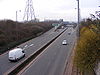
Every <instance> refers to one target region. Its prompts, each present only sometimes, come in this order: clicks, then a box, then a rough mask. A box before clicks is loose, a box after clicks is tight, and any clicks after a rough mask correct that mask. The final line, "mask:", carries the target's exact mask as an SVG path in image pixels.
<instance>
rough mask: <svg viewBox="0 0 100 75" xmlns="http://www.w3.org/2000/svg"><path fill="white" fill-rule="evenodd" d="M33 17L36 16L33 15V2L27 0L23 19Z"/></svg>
mask: <svg viewBox="0 0 100 75" xmlns="http://www.w3.org/2000/svg"><path fill="white" fill-rule="evenodd" d="M35 19H36V17H35V12H34V8H33V2H32V0H27V2H26V8H25V12H24V17H23V20H26V21H29V20H35Z"/></svg>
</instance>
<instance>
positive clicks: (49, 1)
mask: <svg viewBox="0 0 100 75" xmlns="http://www.w3.org/2000/svg"><path fill="white" fill-rule="evenodd" d="M26 1H27V0H0V20H3V19H11V20H16V11H18V21H22V20H23V16H24V11H25V7H26ZM98 6H100V0H80V10H81V11H80V12H81V18H82V19H83V18H87V17H89V16H90V14H91V13H95V11H96V10H100V7H98ZM33 7H34V10H35V16H36V18H38V19H40V20H44V19H54V20H55V19H57V20H58V19H64V20H65V21H77V9H75V8H77V1H76V0H33ZM19 10H21V12H20V11H19Z"/></svg>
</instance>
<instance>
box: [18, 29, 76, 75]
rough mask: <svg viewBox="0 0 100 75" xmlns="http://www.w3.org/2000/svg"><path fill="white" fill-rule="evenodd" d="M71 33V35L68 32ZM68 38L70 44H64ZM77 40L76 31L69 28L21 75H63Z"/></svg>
mask: <svg viewBox="0 0 100 75" xmlns="http://www.w3.org/2000/svg"><path fill="white" fill-rule="evenodd" d="M69 32H70V33H71V34H70V35H69V34H68V33H69ZM64 39H66V40H67V43H68V45H62V41H63V40H64ZM75 41H76V31H75V30H73V28H69V29H67V30H66V31H65V32H64V33H63V34H62V35H61V36H60V37H59V38H57V39H56V40H55V41H54V42H53V43H52V44H51V45H50V46H48V47H47V48H46V49H45V51H43V52H42V53H41V54H40V55H39V56H38V57H37V58H36V59H35V60H33V61H32V62H31V63H30V64H29V65H28V66H26V67H25V68H24V69H23V70H22V71H21V72H20V73H19V74H20V75H63V72H64V68H65V65H66V62H67V61H68V58H69V55H70V53H71V50H72V48H73V46H74V43H75Z"/></svg>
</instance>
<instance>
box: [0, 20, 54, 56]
mask: <svg viewBox="0 0 100 75" xmlns="http://www.w3.org/2000/svg"><path fill="white" fill-rule="evenodd" d="M52 23H53V22H39V23H31V22H28V23H19V22H14V21H12V20H2V21H0V54H2V53H4V52H5V51H7V50H9V49H11V48H13V47H15V46H17V45H19V44H21V43H23V42H25V41H27V40H29V39H32V38H34V37H36V36H38V35H40V34H43V33H44V32H46V31H48V30H49V29H51V28H52V25H51V24H52Z"/></svg>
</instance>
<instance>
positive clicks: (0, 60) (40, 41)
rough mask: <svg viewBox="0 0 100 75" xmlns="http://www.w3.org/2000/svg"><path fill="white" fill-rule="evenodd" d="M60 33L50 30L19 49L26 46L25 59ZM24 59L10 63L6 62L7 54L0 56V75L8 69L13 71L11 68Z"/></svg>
mask: <svg viewBox="0 0 100 75" xmlns="http://www.w3.org/2000/svg"><path fill="white" fill-rule="evenodd" d="M61 31H62V29H60V30H59V31H57V32H54V29H51V30H50V31H48V32H46V33H44V34H43V35H41V36H39V37H37V38H34V39H32V40H30V41H27V42H25V43H23V44H21V45H19V47H21V48H23V47H24V46H26V45H27V48H26V49H25V53H26V56H25V58H27V57H28V56H29V55H30V54H31V53H33V52H35V51H36V50H37V49H39V48H40V47H41V46H42V45H44V44H45V43H47V42H48V41H50V40H51V39H52V38H53V37H55V36H57V35H58V34H59V33H60V32H61ZM25 58H23V59H21V60H19V61H18V62H10V61H9V60H8V52H6V53H4V54H2V55H0V75H3V74H4V73H6V72H7V71H9V70H10V69H13V67H15V66H16V65H17V64H18V63H21V62H22V61H23V60H24V59H25Z"/></svg>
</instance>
